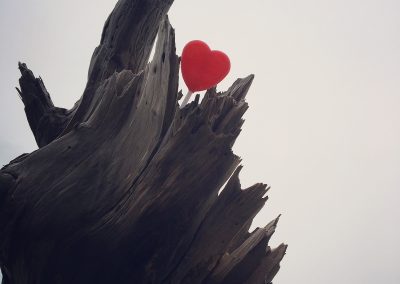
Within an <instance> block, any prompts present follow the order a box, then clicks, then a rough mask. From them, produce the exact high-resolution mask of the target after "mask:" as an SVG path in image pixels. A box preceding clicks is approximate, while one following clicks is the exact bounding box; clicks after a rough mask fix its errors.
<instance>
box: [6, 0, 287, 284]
mask: <svg viewBox="0 0 400 284" xmlns="http://www.w3.org/2000/svg"><path fill="white" fill-rule="evenodd" d="M171 4H172V1H161V0H130V1H124V0H121V1H119V2H118V4H117V5H116V7H115V9H114V11H113V12H112V14H111V15H110V17H109V18H108V20H107V22H106V24H105V27H104V31H103V35H102V39H101V43H100V45H99V47H97V48H96V50H95V52H94V55H93V57H92V62H91V66H90V70H89V80H88V85H87V87H86V90H85V92H84V94H83V96H82V97H81V99H80V100H79V101H78V102H77V104H76V105H75V107H74V108H73V109H72V110H65V109H61V108H56V107H54V105H53V103H52V101H51V99H50V96H49V94H48V93H47V91H46V89H45V87H44V84H43V81H42V80H41V79H40V78H35V76H34V75H33V73H32V72H31V71H30V70H29V69H28V68H27V67H26V65H24V64H20V65H19V67H20V70H21V74H22V77H21V79H20V84H21V90H20V91H19V93H20V95H21V98H22V100H23V102H24V105H25V111H26V114H27V119H28V122H29V124H30V126H31V129H32V132H33V134H34V136H35V138H36V141H37V143H38V146H39V147H40V148H39V149H38V150H37V151H34V152H32V153H30V154H24V155H21V156H20V157H18V158H16V159H14V160H13V161H11V162H10V163H9V164H8V165H7V166H5V167H3V168H2V169H1V171H0V227H1V228H2V230H1V232H0V267H1V270H2V272H3V283H18V284H20V283H260V284H261V283H270V282H271V281H272V279H273V277H274V276H275V274H276V273H277V272H278V270H279V263H280V261H281V259H282V258H283V256H284V254H285V251H286V245H280V246H278V247H277V248H276V249H271V248H270V247H269V246H268V242H269V240H270V238H271V236H272V234H273V233H274V231H275V228H276V225H277V222H278V219H276V220H274V221H272V222H271V223H270V224H268V225H267V226H266V227H265V228H258V229H256V230H255V231H253V232H252V233H249V232H248V230H249V228H250V225H251V222H252V220H253V218H254V217H255V215H256V214H257V213H258V212H259V210H260V209H261V208H262V207H263V206H264V204H265V202H266V200H267V197H265V194H266V193H267V190H268V189H269V188H268V187H267V185H265V184H261V183H259V184H255V185H254V186H251V187H249V188H247V189H242V188H241V185H240V181H239V172H240V170H241V169H242V167H241V166H240V158H239V157H238V156H236V155H235V154H234V153H233V152H232V146H233V144H234V142H235V140H236V138H237V137H238V135H239V134H240V131H241V127H242V125H243V118H242V116H243V114H244V113H245V112H246V110H247V109H248V105H247V103H246V102H245V97H246V95H247V92H248V90H249V88H250V85H251V83H252V81H253V78H254V76H252V75H250V76H248V77H246V78H243V79H238V80H237V81H236V82H235V83H234V84H233V85H232V87H231V88H229V89H228V91H226V92H222V93H217V92H216V90H215V89H210V90H208V91H207V93H206V95H205V96H204V98H203V99H202V101H201V102H200V98H199V96H197V97H196V99H195V100H194V101H193V102H192V103H190V104H188V105H187V106H186V107H185V108H183V109H179V107H178V100H179V98H180V96H181V94H180V93H178V80H179V58H178V56H177V55H176V50H175V32H174V30H173V28H172V27H171V25H170V23H169V21H168V19H167V18H166V13H167V11H168V9H169V6H170V5H171ZM157 30H158V42H157V45H156V51H155V55H154V58H153V60H152V62H151V63H149V64H147V60H148V57H149V54H150V51H151V47H152V42H153V41H154V38H155V36H156V33H157ZM226 181H228V182H227V183H226ZM225 183H226V185H225V186H224V184H225ZM222 186H224V189H223V190H222V192H221V194H218V192H219V191H220V189H221V187H222Z"/></svg>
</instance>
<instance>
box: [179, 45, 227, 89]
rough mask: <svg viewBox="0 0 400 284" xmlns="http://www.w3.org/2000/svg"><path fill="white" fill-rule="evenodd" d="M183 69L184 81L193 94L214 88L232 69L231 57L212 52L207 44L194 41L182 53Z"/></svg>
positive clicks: (216, 51)
mask: <svg viewBox="0 0 400 284" xmlns="http://www.w3.org/2000/svg"><path fill="white" fill-rule="evenodd" d="M181 69H182V76H183V80H184V81H185V83H186V85H187V86H188V88H189V90H190V91H191V92H198V91H203V90H207V89H209V88H211V87H214V86H215V85H217V84H218V83H219V82H221V81H222V80H223V79H224V78H225V77H226V75H228V73H229V70H230V69H231V63H230V61H229V57H228V56H227V55H226V54H225V53H223V52H222V51H218V50H211V49H210V48H209V47H208V45H207V44H206V43H205V42H202V41H201V40H193V41H190V42H189V43H187V44H186V45H185V47H184V48H183V52H182V60H181Z"/></svg>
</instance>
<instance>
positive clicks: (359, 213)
mask: <svg viewBox="0 0 400 284" xmlns="http://www.w3.org/2000/svg"><path fill="white" fill-rule="evenodd" d="M115 3H116V0H85V1H79V0H68V1H67V0H57V1H55V0H29V1H27V0H26V1H21V0H18V1H16V0H1V1H0V38H1V46H0V51H1V52H0V96H1V97H0V98H1V100H0V102H1V103H0V106H1V108H0V133H1V134H0V135H1V136H0V163H2V164H7V163H8V162H9V160H10V159H12V158H14V157H16V156H17V155H19V154H21V153H24V152H30V151H32V150H34V149H36V146H35V143H34V139H33V135H32V134H31V132H30V130H29V127H28V124H27V122H26V118H25V115H24V112H23V105H22V103H21V102H20V100H19V98H18V96H17V94H16V91H15V90H14V87H15V86H17V80H18V78H19V74H18V70H17V62H18V60H21V61H23V62H26V63H27V64H28V66H29V67H30V68H32V70H33V71H34V72H35V74H36V75H40V76H42V78H43V80H44V82H45V84H46V86H47V89H48V90H49V92H50V93H51V95H52V98H53V101H54V102H55V104H56V105H58V106H61V107H67V108H70V107H71V106H72V105H73V103H74V102H75V101H76V100H77V99H78V98H79V97H80V95H81V94H82V91H83V89H84V85H85V82H86V75H87V70H88V65H89V60H90V57H91V54H92V52H93V49H94V48H95V47H96V46H97V44H98V42H99V40H100V35H101V30H102V27H103V23H104V21H105V19H106V17H107V15H108V14H109V13H110V11H111V10H112V8H113V6H114V5H115ZM170 19H171V22H172V25H173V26H174V27H175V29H176V40H177V49H178V53H180V52H181V50H182V47H183V46H184V44H185V43H186V42H188V41H189V40H192V39H202V40H204V41H206V42H207V43H209V45H210V46H211V47H212V48H214V49H220V50H223V51H225V52H226V53H227V54H228V55H229V56H230V58H231V62H232V71H231V73H230V75H229V76H228V77H227V79H226V80H225V81H224V82H223V83H222V84H220V86H219V88H220V89H226V88H227V87H228V86H229V85H230V84H231V83H232V82H233V81H234V79H235V78H237V77H243V76H246V75H248V74H250V73H254V74H255V75H256V79H255V82H254V84H253V87H252V89H251V90H250V93H249V96H248V102H249V104H250V109H249V111H248V113H247V114H246V116H245V118H246V123H245V125H244V130H243V132H242V134H241V136H240V138H239V140H238V141H237V143H236V146H235V149H234V150H235V152H236V153H237V154H238V155H240V156H241V157H242V158H243V164H244V166H245V168H244V170H243V171H242V175H241V178H242V183H243V185H244V186H249V185H251V184H253V183H256V182H266V183H268V184H270V185H271V186H272V188H271V190H270V192H269V196H270V199H269V201H268V203H267V206H266V208H265V210H263V211H262V212H261V213H260V214H259V216H258V217H257V218H256V220H255V225H256V226H262V225H265V224H266V223H268V222H269V221H270V220H271V219H273V218H274V217H275V216H277V215H278V214H280V213H282V214H283V216H282V218H281V222H280V225H279V227H278V230H277V232H276V234H275V236H274V237H273V239H272V240H271V244H272V245H273V246H277V245H278V244H279V243H281V242H285V243H288V244H289V250H288V253H287V255H286V257H285V259H284V261H283V262H282V268H281V271H280V272H279V274H278V276H277V277H276V280H275V283H277V284H292V283H298V284H337V283H343V284H354V283H363V284H375V283H385V284H398V283H400V264H399V260H398V259H399V255H400V244H399V240H400V227H399V225H400V205H399V204H400V192H399V190H400V174H399V173H400V131H399V127H400V111H399V110H400V1H399V0H334V1H333V0H302V1H295V0H246V1H236V0H218V1H217V0H202V1H199V0H197V1H195V0H176V1H175V4H174V5H173V6H172V8H171V11H170ZM180 87H181V88H183V89H184V91H186V87H185V86H184V85H182V84H181V86H180Z"/></svg>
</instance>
